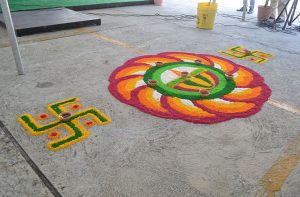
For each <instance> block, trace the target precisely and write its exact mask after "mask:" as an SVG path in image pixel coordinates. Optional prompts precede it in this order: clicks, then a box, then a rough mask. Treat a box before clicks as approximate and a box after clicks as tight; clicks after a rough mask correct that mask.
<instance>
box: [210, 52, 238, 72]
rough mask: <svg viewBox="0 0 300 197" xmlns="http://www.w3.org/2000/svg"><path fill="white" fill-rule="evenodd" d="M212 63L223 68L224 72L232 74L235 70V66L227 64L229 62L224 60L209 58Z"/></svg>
mask: <svg viewBox="0 0 300 197" xmlns="http://www.w3.org/2000/svg"><path fill="white" fill-rule="evenodd" d="M207 57H208V58H209V59H210V60H211V61H213V62H214V63H216V64H218V65H220V66H221V70H222V71H224V72H231V71H233V69H234V66H233V65H232V64H231V63H229V62H227V61H224V60H222V59H219V58H217V57H212V56H207Z"/></svg>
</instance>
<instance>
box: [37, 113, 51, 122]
mask: <svg viewBox="0 0 300 197" xmlns="http://www.w3.org/2000/svg"><path fill="white" fill-rule="evenodd" d="M37 119H38V120H47V119H49V115H48V114H46V113H42V114H40V115H38V117H37Z"/></svg>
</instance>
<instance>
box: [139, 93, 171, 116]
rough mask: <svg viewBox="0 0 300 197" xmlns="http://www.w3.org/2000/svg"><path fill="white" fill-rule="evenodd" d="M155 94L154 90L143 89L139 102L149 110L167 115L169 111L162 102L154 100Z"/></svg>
mask: <svg viewBox="0 0 300 197" xmlns="http://www.w3.org/2000/svg"><path fill="white" fill-rule="evenodd" d="M153 93H154V89H152V88H148V87H147V88H145V89H142V90H141V91H140V92H139V93H138V95H137V97H138V99H139V101H140V102H141V103H142V104H143V105H144V106H146V107H148V108H149V109H152V110H155V111H159V112H163V113H167V112H168V111H167V110H166V109H165V108H163V107H162V106H161V103H160V101H157V100H155V99H154V96H153Z"/></svg>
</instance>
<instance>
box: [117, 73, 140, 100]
mask: <svg viewBox="0 0 300 197" xmlns="http://www.w3.org/2000/svg"><path fill="white" fill-rule="evenodd" d="M142 79H143V76H136V77H133V78H130V79H125V80H123V81H120V82H119V83H118V85H117V89H118V92H119V93H120V94H121V95H122V96H123V97H124V98H125V99H126V100H130V99H131V91H132V90H134V89H135V88H136V83H137V82H138V81H139V80H142Z"/></svg>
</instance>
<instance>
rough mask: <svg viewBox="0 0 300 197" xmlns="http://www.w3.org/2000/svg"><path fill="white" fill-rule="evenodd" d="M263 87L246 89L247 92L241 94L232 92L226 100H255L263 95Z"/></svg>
mask: <svg viewBox="0 0 300 197" xmlns="http://www.w3.org/2000/svg"><path fill="white" fill-rule="evenodd" d="M261 92H262V87H260V86H259V87H255V88H245V90H243V91H241V92H231V93H229V94H227V95H225V96H224V98H228V99H233V100H238V101H243V100H248V99H253V98H256V97H258V96H259V95H261Z"/></svg>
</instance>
